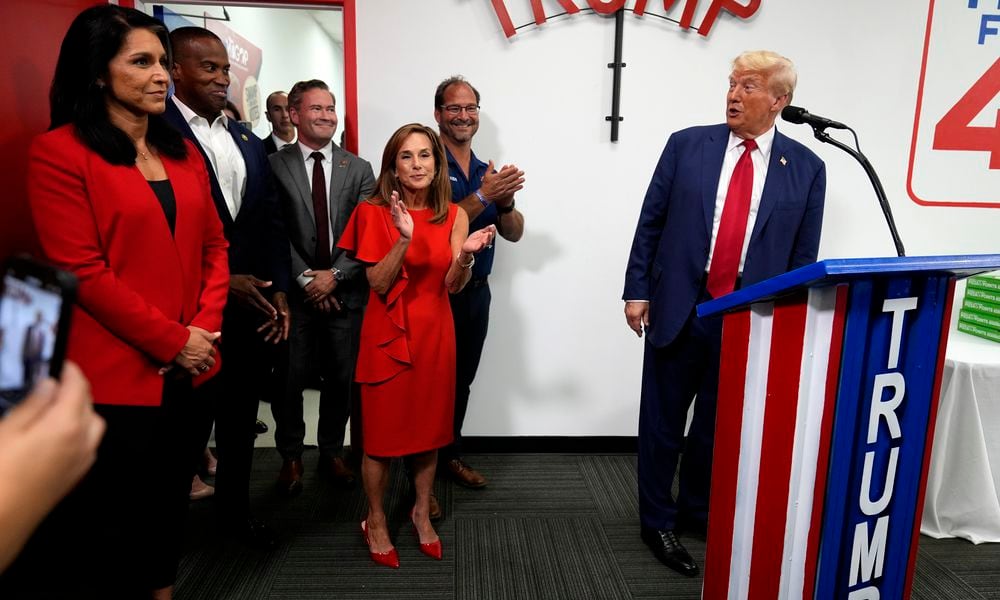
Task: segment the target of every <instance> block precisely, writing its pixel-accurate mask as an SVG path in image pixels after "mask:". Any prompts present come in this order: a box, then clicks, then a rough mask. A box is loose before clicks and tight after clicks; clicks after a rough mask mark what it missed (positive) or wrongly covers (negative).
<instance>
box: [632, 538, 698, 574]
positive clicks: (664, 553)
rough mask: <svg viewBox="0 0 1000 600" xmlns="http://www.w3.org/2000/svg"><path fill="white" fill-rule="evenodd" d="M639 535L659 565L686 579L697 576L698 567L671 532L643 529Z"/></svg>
mask: <svg viewBox="0 0 1000 600" xmlns="http://www.w3.org/2000/svg"><path fill="white" fill-rule="evenodd" d="M641 535H642V541H644V542H646V545H647V546H649V548H650V550H652V551H653V556H655V557H656V558H657V559H659V561H660V562H661V563H663V564H665V565H667V566H668V567H670V568H671V569H673V570H674V571H677V572H678V573H680V574H681V575H686V576H687V577H694V576H695V575H697V574H698V565H696V564H695V562H694V559H693V558H691V555H690V554H688V551H687V550H686V549H685V548H684V545H683V544H681V541H680V540H679V539H677V534H675V533H674V532H673V531H660V530H657V529H649V528H647V527H643V528H642V533H641Z"/></svg>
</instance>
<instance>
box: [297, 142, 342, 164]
mask: <svg viewBox="0 0 1000 600" xmlns="http://www.w3.org/2000/svg"><path fill="white" fill-rule="evenodd" d="M296 143H297V144H298V146H299V151H300V152H302V159H303V160H309V155H311V154H312V153H313V152H321V153H322V154H323V160H324V161H330V162H333V140H330V141H329V142H327V143H326V145H325V146H323V147H322V148H320V149H319V150H313V149H312V148H310V147H309V146H306V145H305V144H303V143H302V142H300V141H296Z"/></svg>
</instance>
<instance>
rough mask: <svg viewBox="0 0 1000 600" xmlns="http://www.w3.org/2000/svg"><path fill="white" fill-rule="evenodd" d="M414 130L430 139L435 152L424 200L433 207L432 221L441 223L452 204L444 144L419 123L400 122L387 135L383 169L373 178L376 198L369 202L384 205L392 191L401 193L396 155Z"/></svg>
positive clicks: (431, 130)
mask: <svg viewBox="0 0 1000 600" xmlns="http://www.w3.org/2000/svg"><path fill="white" fill-rule="evenodd" d="M414 133H422V134H424V135H426V136H427V138H428V139H429V140H430V141H431V148H432V149H433V152H434V179H432V180H431V185H430V189H429V190H428V193H427V203H428V205H429V206H430V208H431V209H433V210H434V216H433V217H432V218H431V223H442V222H444V220H445V219H447V218H448V207H449V205H450V204H451V180H450V179H448V157H447V155H445V153H444V144H442V143H441V138H439V137H438V134H437V132H436V131H434V130H433V129H431V128H430V127H427V126H426V125H421V124H420V123H410V124H408V125H403V126H402V127H400V128H399V129H397V130H396V133H394V134H392V137H390V138H389V141H388V142H387V143H386V145H385V150H383V151H382V171H381V172H379V175H378V181H376V182H375V198H372V199H371V200H370V202H371V203H372V204H376V205H382V206H384V205H386V204H388V203H389V198H391V197H392V193H393V192H397V193H398V194H399V197H400V198H402V197H403V187H402V186H401V185H399V180H398V179H396V156H398V155H399V149H400V148H402V147H403V142H404V141H405V140H406V138H408V137H409V136H410V135H411V134H414Z"/></svg>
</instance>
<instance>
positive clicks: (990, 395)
mask: <svg viewBox="0 0 1000 600" xmlns="http://www.w3.org/2000/svg"><path fill="white" fill-rule="evenodd" d="M964 293H965V290H964V286H962V285H959V286H956V291H955V298H956V302H955V307H954V309H953V318H952V325H951V332H950V335H949V337H948V349H947V351H946V352H945V365H944V373H943V375H942V381H941V404H940V406H939V408H938V415H937V427H936V430H935V432H934V448H933V451H932V453H931V464H930V469H929V471H928V475H927V492H926V496H925V500H924V512H923V515H922V517H921V521H920V532H921V533H924V534H926V535H929V536H931V537H935V538H942V537H961V538H965V539H967V540H971V541H972V542H973V543H976V544H979V543H982V542H1000V344H998V343H995V342H991V341H989V340H983V339H980V338H977V337H974V336H971V335H968V334H966V333H962V332H960V331H958V330H957V329H955V321H957V317H958V309H959V307H960V306H961V303H962V297H963V296H964Z"/></svg>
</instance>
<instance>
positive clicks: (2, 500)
mask: <svg viewBox="0 0 1000 600" xmlns="http://www.w3.org/2000/svg"><path fill="white" fill-rule="evenodd" d="M61 377H62V381H61V382H57V381H55V380H53V379H46V380H44V381H42V382H40V383H39V384H38V385H37V386H35V389H34V390H32V391H31V393H30V394H29V395H28V397H27V398H25V399H24V401H23V402H22V403H21V404H19V405H18V406H16V407H14V408H13V409H11V411H10V412H9V413H8V414H7V416H6V417H4V418H3V419H2V420H0V572H2V571H3V569H4V567H6V566H7V565H8V564H9V563H10V561H11V560H12V559H13V558H14V556H15V555H16V553H17V552H18V551H19V550H20V548H21V546H22V545H23V544H24V542H25V540H27V538H28V536H29V534H30V533H31V531H32V530H33V529H34V528H35V525H37V524H38V523H39V522H40V521H41V520H42V518H43V517H44V516H45V515H46V514H47V513H48V512H49V510H51V509H52V507H53V506H55V505H56V503H57V502H58V501H59V499H60V498H62V497H63V496H64V495H65V494H66V493H67V492H68V491H69V490H70V489H72V487H73V486H74V485H76V483H77V482H78V481H80V479H81V478H82V477H83V475H84V474H85V473H86V472H87V470H89V469H90V467H91V465H93V464H94V459H95V458H96V456H97V445H98V444H99V443H100V441H101V437H102V436H103V435H104V428H105V425H104V419H102V418H101V417H100V416H98V415H97V414H96V413H95V412H94V408H93V399H92V398H91V395H90V384H89V383H88V382H87V379H86V377H84V375H83V373H82V372H81V371H80V369H79V368H78V367H77V366H76V365H75V364H73V363H72V362H69V361H67V362H66V363H65V365H64V366H63V370H62V375H61Z"/></svg>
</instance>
